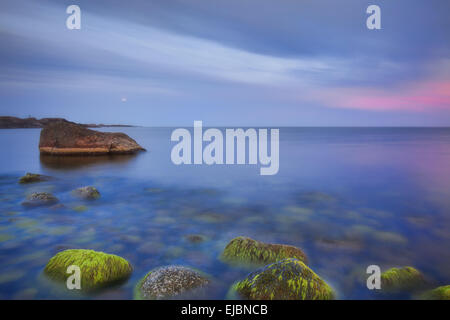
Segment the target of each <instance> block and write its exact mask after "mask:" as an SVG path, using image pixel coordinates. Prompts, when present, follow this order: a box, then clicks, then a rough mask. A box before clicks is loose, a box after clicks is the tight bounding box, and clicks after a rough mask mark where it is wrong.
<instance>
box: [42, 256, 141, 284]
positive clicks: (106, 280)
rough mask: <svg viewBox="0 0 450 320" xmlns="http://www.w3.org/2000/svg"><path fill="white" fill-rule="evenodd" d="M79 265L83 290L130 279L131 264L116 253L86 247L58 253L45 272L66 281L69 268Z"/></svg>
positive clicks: (55, 278) (51, 276)
mask: <svg viewBox="0 0 450 320" xmlns="http://www.w3.org/2000/svg"><path fill="white" fill-rule="evenodd" d="M71 265H75V266H78V267H79V268H80V274H81V290H84V291H93V290H98V289H101V288H103V287H107V286H109V285H113V284H116V283H118V282H121V281H124V280H126V279H128V277H129V276H130V275H131V272H132V270H133V268H132V267H131V264H130V263H129V262H128V261H127V260H125V259H123V258H121V257H119V256H116V255H113V254H107V253H104V252H98V251H93V250H85V249H69V250H65V251H62V252H59V253H57V254H56V255H55V256H54V257H53V258H51V259H50V261H49V262H48V263H47V265H46V266H45V269H44V273H45V274H46V275H47V276H48V277H49V278H51V279H53V280H56V281H60V282H64V284H65V282H66V280H67V278H68V277H69V276H70V274H68V273H67V268H68V267H69V266H71Z"/></svg>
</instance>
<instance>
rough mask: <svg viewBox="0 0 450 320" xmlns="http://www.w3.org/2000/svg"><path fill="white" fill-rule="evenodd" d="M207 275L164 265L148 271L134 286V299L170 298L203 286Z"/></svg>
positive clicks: (206, 281) (205, 283)
mask: <svg viewBox="0 0 450 320" xmlns="http://www.w3.org/2000/svg"><path fill="white" fill-rule="evenodd" d="M209 283H210V280H209V279H208V276H206V275H204V274H202V273H201V272H199V271H196V270H193V269H190V268H187V267H183V266H165V267H160V268H156V269H154V270H152V271H150V272H149V273H148V274H147V275H146V276H145V277H144V278H142V279H141V281H139V283H138V284H137V286H136V288H135V299H146V300H161V299H170V298H174V297H176V296H179V295H181V294H184V293H186V292H189V291H194V290H198V289H201V288H204V287H205V286H207V285H208V284H209Z"/></svg>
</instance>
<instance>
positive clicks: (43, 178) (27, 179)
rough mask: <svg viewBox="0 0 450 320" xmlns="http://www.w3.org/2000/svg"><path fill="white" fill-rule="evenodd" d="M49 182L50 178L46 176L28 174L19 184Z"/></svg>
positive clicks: (21, 178)
mask: <svg viewBox="0 0 450 320" xmlns="http://www.w3.org/2000/svg"><path fill="white" fill-rule="evenodd" d="M48 180H50V177H49V176H44V175H42V174H37V173H29V172H27V174H25V175H24V176H23V177H20V179H19V183H22V184H25V183H34V182H41V181H48Z"/></svg>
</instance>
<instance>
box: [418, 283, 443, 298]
mask: <svg viewBox="0 0 450 320" xmlns="http://www.w3.org/2000/svg"><path fill="white" fill-rule="evenodd" d="M420 298H421V299H424V300H450V285H448V286H442V287H438V288H436V289H433V290H429V291H427V292H425V293H423V294H422V295H421V296H420Z"/></svg>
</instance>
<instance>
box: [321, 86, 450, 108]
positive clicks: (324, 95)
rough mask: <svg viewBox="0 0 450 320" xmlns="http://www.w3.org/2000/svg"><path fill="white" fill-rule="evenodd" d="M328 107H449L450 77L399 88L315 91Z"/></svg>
mask: <svg viewBox="0 0 450 320" xmlns="http://www.w3.org/2000/svg"><path fill="white" fill-rule="evenodd" d="M313 97H314V99H315V100H319V101H321V102H322V103H325V104H326V105H327V106H328V107H336V108H348V109H361V110H373V111H416V112H423V111H437V110H449V111H450V81H439V80H437V81H424V82H416V83H412V84H408V85H406V86H402V87H399V88H388V89H376V88H333V89H329V90H326V92H323V91H321V92H320V93H316V94H313Z"/></svg>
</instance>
